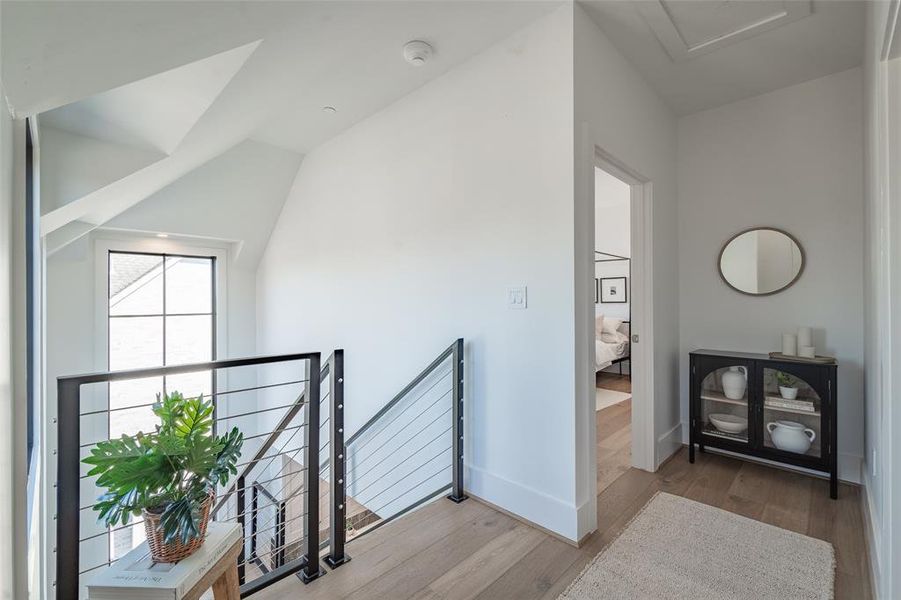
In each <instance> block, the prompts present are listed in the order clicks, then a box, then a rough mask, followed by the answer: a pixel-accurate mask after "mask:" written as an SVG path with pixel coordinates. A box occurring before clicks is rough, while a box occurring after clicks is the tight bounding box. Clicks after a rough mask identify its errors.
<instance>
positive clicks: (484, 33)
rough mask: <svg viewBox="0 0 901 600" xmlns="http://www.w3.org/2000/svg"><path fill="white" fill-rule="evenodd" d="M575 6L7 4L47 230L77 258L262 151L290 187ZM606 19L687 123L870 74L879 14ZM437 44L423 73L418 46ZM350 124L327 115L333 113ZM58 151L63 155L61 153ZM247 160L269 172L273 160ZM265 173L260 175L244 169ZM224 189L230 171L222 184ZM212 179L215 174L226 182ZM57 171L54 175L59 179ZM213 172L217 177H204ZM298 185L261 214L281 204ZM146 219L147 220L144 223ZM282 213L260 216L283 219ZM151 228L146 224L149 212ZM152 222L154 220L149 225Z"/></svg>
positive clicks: (677, 4) (11, 62) (5, 75)
mask: <svg viewBox="0 0 901 600" xmlns="http://www.w3.org/2000/svg"><path fill="white" fill-rule="evenodd" d="M561 4H562V2H561V1H559V0H547V1H543V0H534V1H529V0H525V1H518V0H479V1H461V0H450V1H443V0H408V1H403V0H400V1H380V0H372V1H356V2H355V1H295V2H268V1H251V2H207V1H185V2H155V1H140V0H139V1H136V2H120V1H110V0H107V1H100V2H98V1H83V2H81V1H80V2H54V1H44V2H3V3H0V17H2V18H0V79H2V83H3V90H4V93H5V94H6V96H7V101H8V102H9V103H10V104H11V106H12V108H13V109H14V111H15V112H17V113H18V114H19V115H20V116H21V115H33V114H40V115H41V123H42V128H46V131H47V138H48V139H47V140H46V141H47V142H48V144H47V145H46V147H45V148H44V150H45V152H44V155H43V159H44V163H45V166H47V167H52V170H54V171H58V172H59V173H61V174H62V175H64V176H65V177H66V180H65V181H64V182H60V181H58V180H57V181H50V182H48V184H47V185H45V186H44V189H43V190H42V191H43V194H42V196H45V197H44V198H43V200H44V206H43V209H44V214H43V218H42V223H41V226H42V231H43V233H44V234H45V235H47V236H48V239H49V240H50V243H49V244H48V247H50V248H51V249H52V248H54V247H61V246H62V245H65V244H66V243H68V242H69V241H71V240H73V239H77V238H78V237H80V236H82V235H84V234H85V233H86V232H89V231H91V230H92V229H93V228H96V227H99V226H102V225H104V224H107V223H110V222H111V220H113V219H115V218H116V217H117V216H118V215H123V213H125V212H126V211H128V210H129V209H130V208H131V207H134V206H136V205H137V204H138V203H140V202H143V201H145V199H148V198H149V199H150V201H151V202H166V203H168V204H169V205H171V206H178V203H177V202H176V201H174V200H173V199H172V198H173V196H172V194H171V193H164V190H166V188H168V187H170V186H172V187H173V189H176V190H185V189H194V187H191V186H187V185H184V184H179V185H176V184H177V182H179V181H180V180H181V179H182V178H186V177H188V176H189V174H190V175H191V177H190V178H189V181H191V182H192V185H193V186H195V187H196V186H197V185H201V184H202V181H201V180H198V179H197V177H196V176H194V175H193V173H196V172H198V170H200V169H201V168H203V167H204V166H205V165H213V164H216V165H223V164H228V165H232V168H239V167H237V165H239V164H240V161H238V162H236V157H240V156H242V154H241V153H237V154H235V153H234V152H231V151H232V150H233V149H235V148H237V147H238V146H239V145H241V144H242V143H244V142H246V141H248V140H250V141H253V142H257V143H260V142H262V143H264V144H266V145H268V146H270V147H273V148H274V149H276V150H277V151H279V152H282V153H285V154H284V156H283V159H280V160H277V161H276V162H277V163H278V164H280V165H282V168H281V170H280V171H279V174H278V177H279V179H280V181H281V180H290V179H291V174H290V172H289V171H286V169H290V165H294V164H299V161H300V159H301V156H302V155H303V154H305V153H308V152H309V151H310V150H312V149H313V148H315V147H316V146H318V145H320V144H322V143H323V142H325V141H327V140H328V139H330V138H332V137H334V136H336V135H338V134H339V133H340V132H342V131H344V130H345V129H347V128H348V127H350V126H351V125H353V124H354V123H356V122H358V121H360V120H362V119H365V118H366V117H368V116H370V115H372V114H373V113H375V112H377V111H379V110H381V109H382V108H384V107H386V106H388V105H389V104H391V103H392V102H394V101H396V100H397V99H399V98H401V97H403V96H405V95H406V94H408V93H409V92H411V91H412V90H414V89H416V88H417V87H419V86H421V85H423V84H424V83H426V82H427V81H429V80H431V79H433V78H435V77H438V76H439V75H441V74H443V73H444V72H446V71H447V70H448V69H450V68H452V67H453V66H455V65H457V64H460V63H461V62H463V61H465V60H466V59H467V58H469V57H471V56H473V55H474V54H476V53H478V52H479V51H481V50H483V49H484V48H487V47H488V46H490V45H491V44H493V43H495V42H496V41H498V40H500V39H503V38H504V37H507V36H508V35H510V34H511V33H513V32H514V31H516V30H517V29H520V28H522V27H523V26H525V25H527V24H528V23H530V22H531V21H534V20H536V19H538V18H539V17H541V16H542V15H544V14H547V13H549V12H551V11H552V10H554V9H555V8H557V7H559V6H560V5H561ZM580 5H581V6H583V7H584V8H585V10H586V11H587V12H588V14H589V16H590V17H591V18H592V19H593V20H594V21H595V22H596V23H597V24H598V26H599V27H600V28H601V29H602V30H603V31H604V32H605V33H606V34H607V35H608V37H609V38H610V39H611V41H612V42H613V43H614V44H615V45H616V46H617V47H618V49H619V50H620V51H621V52H622V53H623V54H624V55H625V56H626V58H627V59H628V60H630V61H631V62H632V63H633V64H634V66H635V67H636V68H637V70H638V71H640V72H641V73H642V74H643V75H644V76H645V78H646V79H647V80H648V81H649V83H650V84H651V86H652V87H654V88H655V89H656V90H657V92H658V93H659V94H660V96H661V97H662V98H663V99H664V101H666V102H667V103H668V104H669V105H670V106H671V107H672V108H673V110H674V111H675V112H676V113H677V114H687V113H691V112H694V111H697V110H702V109H705V108H709V107H712V106H717V105H720V104H724V103H728V102H732V101H735V100H739V99H741V98H745V97H749V96H753V95H756V94H760V93H764V92H767V91H771V90H774V89H777V88H779V87H783V86H786V85H791V84H793V83H798V82H801V81H804V80H807V79H812V78H815V77H819V76H823V75H826V74H829V73H832V72H836V71H840V70H843V69H847V68H850V67H853V66H855V65H857V64H859V63H860V61H861V52H862V47H863V37H862V36H863V11H864V7H863V3H862V2H857V1H855V0H850V1H842V0H835V1H832V0H830V1H823V2H820V1H816V2H810V1H808V0H757V1H755V2H748V1H739V0H716V1H713V0H637V1H628V2H627V1H620V0H616V1H613V0H585V1H583V2H580ZM413 39H421V40H425V41H427V42H430V43H432V44H433V46H434V49H435V53H434V57H433V59H432V60H430V61H429V62H428V63H427V64H426V65H424V66H422V67H415V66H412V65H410V64H408V63H406V62H405V61H404V60H403V59H402V56H401V48H402V45H403V44H404V43H405V42H407V41H409V40H413ZM326 106H330V107H334V108H335V110H334V111H330V112H326V111H324V110H323V107H326ZM51 139H52V141H53V144H55V146H54V147H53V148H51V147H50V143H49V142H50V141H51ZM242 152H247V153H250V154H248V156H250V155H251V154H252V155H254V156H258V155H259V156H262V155H264V154H265V152H264V151H263V150H262V149H261V148H260V147H259V146H253V147H251V146H246V147H244V148H243V150H242ZM251 164H253V165H257V167H258V168H260V169H262V162H261V161H258V160H246V161H245V166H244V167H242V168H245V169H249V168H251V167H250V166H249V165H251ZM210 169H211V170H212V171H213V172H221V170H218V171H217V169H216V168H215V167H210ZM210 169H207V170H210ZM48 170H50V169H48ZM199 172H206V171H199ZM282 187H284V185H283V184H280V185H275V186H269V187H267V188H266V189H267V190H268V191H266V192H263V191H262V190H261V191H260V192H259V193H258V194H256V196H255V197H253V198H250V199H249V200H248V202H250V203H251V204H254V203H255V204H256V205H258V206H260V207H263V206H264V205H265V206H266V207H268V206H269V205H273V204H277V206H280V205H281V202H282V201H283V200H284V197H283V196H282V197H278V198H276V197H272V198H270V197H269V196H267V195H266V194H269V195H272V194H276V193H281V192H279V191H278V190H281V188H282ZM145 208H146V207H145ZM270 212H271V211H270V210H269V209H268V208H266V209H264V210H261V211H260V214H270ZM130 214H131V217H129V219H119V220H118V221H117V222H119V223H123V222H125V221H127V223H128V225H129V226H134V224H135V223H136V219H137V216H140V215H143V216H144V217H145V218H149V217H148V214H149V213H147V211H146V210H144V211H138V212H135V211H132V212H131V213H130ZM136 215H137V216H136Z"/></svg>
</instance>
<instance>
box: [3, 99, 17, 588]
mask: <svg viewBox="0 0 901 600" xmlns="http://www.w3.org/2000/svg"><path fill="white" fill-rule="evenodd" d="M5 99H6V97H5V95H4V93H3V89H2V88H0V103H2V106H0V281H2V284H0V289H2V290H4V293H2V294H0V440H3V442H2V446H0V473H2V474H3V475H2V479H0V506H2V507H3V509H2V510H0V532H2V535H0V598H3V599H4V600H6V599H11V598H13V597H15V594H16V589H15V583H16V577H14V574H15V573H16V572H17V566H18V567H21V566H22V563H21V562H19V563H18V564H17V562H18V561H17V553H16V552H15V551H14V549H15V548H16V543H15V542H16V538H15V536H14V535H13V532H14V530H15V528H14V523H15V522H16V521H17V520H18V519H17V517H18V516H20V515H17V514H16V512H15V511H14V510H13V508H12V507H13V506H15V505H16V496H18V495H19V494H18V492H17V490H21V485H19V484H20V482H18V481H17V480H16V476H15V471H16V469H14V456H15V452H14V441H15V439H16V437H17V436H16V435H15V430H16V427H15V423H16V422H17V420H18V419H17V418H15V412H14V409H13V382H12V356H11V354H10V350H11V348H12V331H11V329H12V328H11V320H12V317H13V314H12V306H11V303H10V299H11V290H12V287H13V283H14V281H13V276H12V275H13V274H12V207H13V195H14V185H13V182H14V171H13V119H12V117H11V116H10V114H9V111H8V110H7V107H6V101H5ZM19 556H21V553H20V554H19Z"/></svg>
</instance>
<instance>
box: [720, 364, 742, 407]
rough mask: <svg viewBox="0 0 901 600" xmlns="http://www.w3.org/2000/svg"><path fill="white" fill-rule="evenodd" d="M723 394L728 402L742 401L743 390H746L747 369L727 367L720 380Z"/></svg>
mask: <svg viewBox="0 0 901 600" xmlns="http://www.w3.org/2000/svg"><path fill="white" fill-rule="evenodd" d="M721 383H722V384H723V393H724V394H725V395H726V398H729V399H730V400H742V399H743V398H744V397H745V390H746V389H748V369H747V367H729V370H728V371H726V372H725V373H723V376H722V378H721Z"/></svg>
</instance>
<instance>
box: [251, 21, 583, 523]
mask: <svg viewBox="0 0 901 600" xmlns="http://www.w3.org/2000/svg"><path fill="white" fill-rule="evenodd" d="M571 65H572V12H571V8H569V7H563V8H561V9H560V10H558V11H557V12H555V13H553V14H552V15H550V16H548V17H545V18H543V19H541V20H540V21H537V22H536V23H534V24H532V25H530V26H529V27H527V28H526V29H524V30H522V31H521V32H519V33H517V34H515V35H513V36H512V37H510V38H509V39H507V40H504V41H502V42H500V43H499V44H497V45H495V46H494V47H492V48H490V49H488V50H486V51H485V52H484V53H482V54H480V55H478V56H476V57H474V58H473V59H471V60H470V61H468V62H466V63H464V64H462V65H460V66H458V67H456V68H454V69H453V70H451V71H449V72H448V73H447V74H445V75H444V76H442V77H440V78H438V79H435V80H433V81H431V82H430V83H428V84H426V85H425V86H423V87H422V88H420V89H419V90H417V91H415V92H413V93H412V94H410V95H408V96H406V97H405V98H403V99H401V100H400V101H398V102H396V103H395V104H393V105H391V106H389V107H388V108H386V109H385V110H383V111H382V112H380V113H378V114H376V115H374V116H372V117H370V118H368V119H366V120H365V121H362V122H360V123H358V124H357V125H355V126H354V127H353V128H352V129H350V130H348V131H347V132H345V133H343V134H342V135H339V136H338V137H336V138H334V139H332V140H331V141H329V142H328V143H326V144H324V145H323V146H321V147H319V148H318V149H317V150H315V151H314V152H312V153H311V154H310V155H308V156H307V157H306V158H305V159H304V163H303V165H302V166H301V169H300V171H299V173H298V176H297V180H296V181H295V184H294V188H293V190H292V192H291V194H290V196H289V198H288V200H287V202H286V203H285V208H284V211H283V213H282V215H281V217H280V219H279V221H278V223H277V225H276V228H275V231H274V232H273V235H272V238H271V239H270V242H269V246H268V248H267V251H266V255H265V257H264V258H263V261H262V262H261V265H260V269H259V273H258V280H257V298H258V300H257V306H258V316H257V321H258V326H259V329H258V331H259V336H258V341H257V343H258V350H259V351H260V352H262V353H272V352H283V351H289V350H313V349H318V350H321V351H323V352H324V353H327V352H329V351H330V350H331V349H333V348H344V349H345V352H346V373H347V381H346V395H347V430H348V432H353V431H355V430H356V429H357V428H358V427H360V425H362V424H363V423H364V422H365V421H366V420H368V419H369V418H370V417H371V416H372V415H373V414H374V413H375V412H376V411H377V410H378V409H379V408H380V407H381V406H382V405H384V404H385V403H386V402H388V400H390V398H391V397H392V396H393V395H394V394H395V393H396V392H398V391H399V390H400V389H401V388H402V387H403V386H404V385H405V384H406V383H407V382H408V381H409V380H410V379H411V378H412V377H413V376H414V375H416V373H417V372H418V371H419V370H420V369H422V368H423V367H425V366H426V365H427V364H428V363H429V362H430V361H431V360H432V358H434V357H435V356H436V355H437V354H438V353H439V352H440V351H441V350H443V349H444V348H446V347H447V346H448V345H449V344H450V343H451V342H452V341H453V340H454V339H455V338H457V337H464V338H465V339H466V359H467V365H466V399H467V400H466V425H467V427H468V433H467V439H468V445H467V448H466V465H467V473H466V487H467V488H468V489H469V490H470V491H471V492H472V493H474V494H476V495H478V496H481V497H483V498H486V499H487V500H489V501H491V502H493V503H495V504H498V505H501V506H503V507H505V508H507V509H508V510H511V511H513V512H515V513H517V514H520V515H522V516H523V517H525V518H527V519H530V520H532V521H534V522H536V523H539V524H541V525H543V526H545V527H547V528H549V529H551V530H554V531H557V532H559V533H560V534H562V535H565V536H567V537H569V538H572V539H575V538H576V537H577V526H576V518H575V512H576V507H575V503H574V502H575V498H574V493H573V492H574V472H573V469H572V468H571V467H570V465H573V464H575V455H574V445H573V443H572V439H573V430H574V427H575V424H574V414H573V410H572V397H573V389H572V385H573V384H572V379H571V378H570V377H569V376H568V374H569V373H572V372H573V359H572V345H573V331H572V305H573V283H572V280H573V269H572V261H573V257H572V248H573V231H572V229H573V225H572V223H573V214H572V201H571V198H572V154H571V152H572V150H571V149H572V147H573V132H572V123H573V115H572V111H573V108H572V106H573V99H572V87H573V82H572V67H571ZM586 278H587V277H586ZM519 284H522V285H527V286H528V309H526V310H509V309H508V308H507V307H506V304H505V302H506V287H507V286H509V285H519ZM552 374H554V375H552Z"/></svg>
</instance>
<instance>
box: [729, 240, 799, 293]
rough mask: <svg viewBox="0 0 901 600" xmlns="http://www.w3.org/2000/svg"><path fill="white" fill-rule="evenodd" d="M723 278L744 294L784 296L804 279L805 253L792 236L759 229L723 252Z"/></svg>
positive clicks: (732, 243)
mask: <svg viewBox="0 0 901 600" xmlns="http://www.w3.org/2000/svg"><path fill="white" fill-rule="evenodd" d="M719 267H720V276H722V278H723V281H725V282H726V283H727V284H728V285H729V287H731V288H732V289H734V290H736V291H739V292H741V293H743V294H750V295H752V296H766V295H768V294H775V293H776V292H781V291H782V290H784V289H785V288H787V287H789V286H790V285H791V284H793V283H794V282H795V281H797V280H798V278H799V277H800V276H801V271H803V270H804V250H802V249H801V244H799V243H798V240H796V239H795V238H794V237H792V236H791V235H789V234H787V233H785V232H784V231H780V230H779V229H773V228H771V227H755V228H754V229H748V230H747V231H742V232H741V233H738V234H736V235H735V236H733V237H732V239H730V240H729V241H728V242H726V245H725V246H723V249H722V250H721V251H720V264H719Z"/></svg>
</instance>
